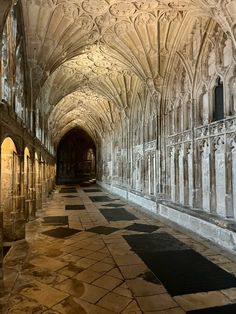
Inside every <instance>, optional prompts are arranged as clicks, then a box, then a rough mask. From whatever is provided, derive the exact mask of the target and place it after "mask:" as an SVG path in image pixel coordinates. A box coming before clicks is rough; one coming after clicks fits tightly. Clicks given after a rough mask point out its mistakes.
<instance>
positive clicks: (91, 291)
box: [80, 283, 109, 304]
mask: <svg viewBox="0 0 236 314" xmlns="http://www.w3.org/2000/svg"><path fill="white" fill-rule="evenodd" d="M108 292H109V291H108V290H106V289H103V288H100V287H97V286H94V285H91V284H88V283H84V292H83V295H82V296H81V297H80V298H81V299H82V300H85V301H87V302H90V303H93V304H95V303H96V302H98V300H100V299H101V298H102V297H104V296H105V295H106V294H107V293H108Z"/></svg>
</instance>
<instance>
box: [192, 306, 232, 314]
mask: <svg viewBox="0 0 236 314" xmlns="http://www.w3.org/2000/svg"><path fill="white" fill-rule="evenodd" d="M234 313H236V304H228V305H223V306H217V307H210V308H207V309H201V310H194V311H188V312H187V314H234Z"/></svg>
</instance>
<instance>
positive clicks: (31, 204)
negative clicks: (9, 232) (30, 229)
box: [24, 147, 36, 221]
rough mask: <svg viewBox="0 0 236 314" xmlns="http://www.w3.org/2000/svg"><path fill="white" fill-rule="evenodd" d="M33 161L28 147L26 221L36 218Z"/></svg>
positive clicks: (26, 158)
mask: <svg viewBox="0 0 236 314" xmlns="http://www.w3.org/2000/svg"><path fill="white" fill-rule="evenodd" d="M33 166H34V163H33V160H32V158H31V155H30V151H29V149H28V147H26V148H25V151H24V188H25V193H24V194H25V219H26V220H27V221H29V220H30V219H31V218H35V207H36V204H35V203H36V196H35V188H34V171H33Z"/></svg>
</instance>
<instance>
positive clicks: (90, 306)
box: [74, 298, 115, 314]
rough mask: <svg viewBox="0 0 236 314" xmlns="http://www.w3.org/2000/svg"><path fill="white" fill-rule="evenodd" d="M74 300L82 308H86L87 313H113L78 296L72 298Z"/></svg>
mask: <svg viewBox="0 0 236 314" xmlns="http://www.w3.org/2000/svg"><path fill="white" fill-rule="evenodd" d="M74 300H75V301H76V302H77V303H78V304H80V305H81V306H82V307H83V308H84V309H86V313H87V314H114V313H115V312H113V311H109V310H106V309H104V308H101V307H100V306H97V305H95V304H91V303H89V302H86V301H85V300H81V299H78V298H74ZM76 314H77V313H76ZM78 314H79V313H78Z"/></svg>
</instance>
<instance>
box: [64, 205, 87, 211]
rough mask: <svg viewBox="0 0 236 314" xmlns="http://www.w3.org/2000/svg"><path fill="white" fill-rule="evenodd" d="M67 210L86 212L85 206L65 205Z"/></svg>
mask: <svg viewBox="0 0 236 314" xmlns="http://www.w3.org/2000/svg"><path fill="white" fill-rule="evenodd" d="M65 210H85V206H84V205H65Z"/></svg>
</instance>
